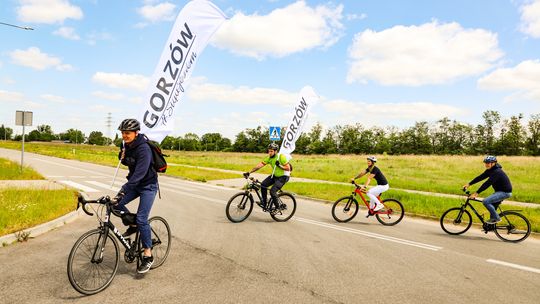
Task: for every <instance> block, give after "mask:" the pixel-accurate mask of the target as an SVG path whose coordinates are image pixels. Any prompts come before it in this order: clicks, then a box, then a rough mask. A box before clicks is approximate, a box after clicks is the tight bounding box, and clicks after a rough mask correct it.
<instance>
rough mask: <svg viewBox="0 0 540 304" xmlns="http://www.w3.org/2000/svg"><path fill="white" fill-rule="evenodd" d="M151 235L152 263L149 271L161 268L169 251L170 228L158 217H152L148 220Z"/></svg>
mask: <svg viewBox="0 0 540 304" xmlns="http://www.w3.org/2000/svg"><path fill="white" fill-rule="evenodd" d="M148 223H149V224H150V230H151V233H152V256H153V257H154V263H153V264H152V267H150V269H154V268H158V267H159V266H161V265H162V264H163V263H164V262H165V260H166V259H167V257H168V256H169V251H170V250H171V228H169V224H168V223H167V221H166V220H165V219H164V218H162V217H160V216H153V217H151V218H150V219H149V220H148Z"/></svg>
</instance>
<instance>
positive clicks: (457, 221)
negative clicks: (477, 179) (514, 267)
mask: <svg viewBox="0 0 540 304" xmlns="http://www.w3.org/2000/svg"><path fill="white" fill-rule="evenodd" d="M462 190H463V192H464V193H465V194H466V195H467V199H466V200H465V203H463V204H462V205H461V207H455V208H450V209H448V210H447V211H445V212H444V213H443V215H442V216H441V228H442V229H443V230H444V232H446V233H448V234H451V235H459V234H462V233H465V232H466V231H467V230H469V228H471V225H472V217H471V213H470V212H469V211H468V210H467V207H469V208H471V209H472V211H473V212H474V214H476V216H477V217H478V219H479V220H480V222H482V229H483V231H484V233H486V234H487V233H488V232H489V231H493V232H495V235H497V237H498V238H499V239H501V240H503V241H505V242H512V243H517V242H521V241H523V240H525V239H526V238H527V237H528V236H529V235H530V234H531V223H530V222H529V220H528V219H527V218H526V217H525V216H523V215H522V214H521V213H519V211H521V210H505V211H503V210H502V209H501V207H500V204H501V203H502V201H501V202H498V203H496V204H493V205H494V206H495V208H496V209H498V210H499V211H500V213H499V216H500V218H501V221H500V222H499V223H496V224H491V223H487V222H486V221H484V217H483V216H482V215H480V213H478V211H476V209H475V208H474V206H473V205H472V204H471V203H470V201H476V202H482V200H479V199H471V198H470V197H469V196H470V194H471V193H470V192H469V191H466V190H465V189H462Z"/></svg>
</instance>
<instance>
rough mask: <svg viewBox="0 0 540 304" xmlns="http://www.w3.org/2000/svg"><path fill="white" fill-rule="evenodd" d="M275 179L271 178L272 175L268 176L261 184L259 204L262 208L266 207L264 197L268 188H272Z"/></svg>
mask: <svg viewBox="0 0 540 304" xmlns="http://www.w3.org/2000/svg"><path fill="white" fill-rule="evenodd" d="M274 179H275V177H272V175H269V176H268V177H267V178H265V179H264V180H263V181H262V183H261V186H262V187H261V199H262V202H261V204H262V205H263V206H266V196H267V193H268V187H270V186H272V185H273V184H274V182H275V180H274Z"/></svg>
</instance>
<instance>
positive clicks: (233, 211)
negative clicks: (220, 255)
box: [225, 177, 296, 223]
mask: <svg viewBox="0 0 540 304" xmlns="http://www.w3.org/2000/svg"><path fill="white" fill-rule="evenodd" d="M246 179H248V178H247V177H246ZM262 187H263V186H262V185H261V183H260V182H259V181H258V180H256V179H255V178H253V177H250V178H249V179H248V181H247V185H246V190H244V191H242V192H240V193H237V194H235V195H233V196H232V197H231V198H230V199H229V202H228V203H227V207H225V214H226V215H227V218H228V219H229V221H231V222H233V223H240V222H243V221H244V220H245V219H247V218H248V217H249V215H250V214H251V211H253V203H254V201H255V200H254V198H253V192H255V194H256V195H257V198H258V200H257V202H256V203H257V205H259V207H261V208H262V210H263V211H264V212H269V213H270V216H271V217H272V218H273V219H274V220H275V221H276V222H286V221H288V220H289V219H290V218H291V217H292V216H293V215H294V212H296V199H295V198H294V196H293V195H292V194H291V193H288V192H283V191H281V190H280V191H279V192H278V194H277V199H278V206H279V207H278V208H276V207H275V204H274V199H273V198H272V197H271V198H270V199H269V200H268V202H267V203H266V205H263V204H262V203H261V202H262V196H261V194H260V190H261V188H262Z"/></svg>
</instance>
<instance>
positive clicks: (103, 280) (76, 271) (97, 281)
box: [67, 229, 120, 295]
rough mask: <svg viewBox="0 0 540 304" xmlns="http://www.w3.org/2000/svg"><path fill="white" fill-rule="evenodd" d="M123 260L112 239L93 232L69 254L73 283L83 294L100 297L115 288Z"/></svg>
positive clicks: (79, 240)
mask: <svg viewBox="0 0 540 304" xmlns="http://www.w3.org/2000/svg"><path fill="white" fill-rule="evenodd" d="M105 237H106V239H104V238H105ZM119 260H120V251H119V250H118V243H117V242H116V240H115V239H114V238H113V237H112V235H111V234H107V236H105V235H104V234H103V233H102V231H101V229H94V230H90V231H88V232H86V233H85V234H83V235H82V236H81V237H80V238H79V239H78V240H77V242H75V245H73V248H72V249H71V252H70V253H69V258H68V264H67V274H68V278H69V283H71V286H73V288H75V290H77V291H78V292H80V293H82V294H85V295H92V294H96V293H98V292H100V291H102V290H104V289H105V288H107V287H108V286H109V285H110V284H111V282H112V280H113V278H114V276H115V274H116V271H117V270H118V261H119Z"/></svg>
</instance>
